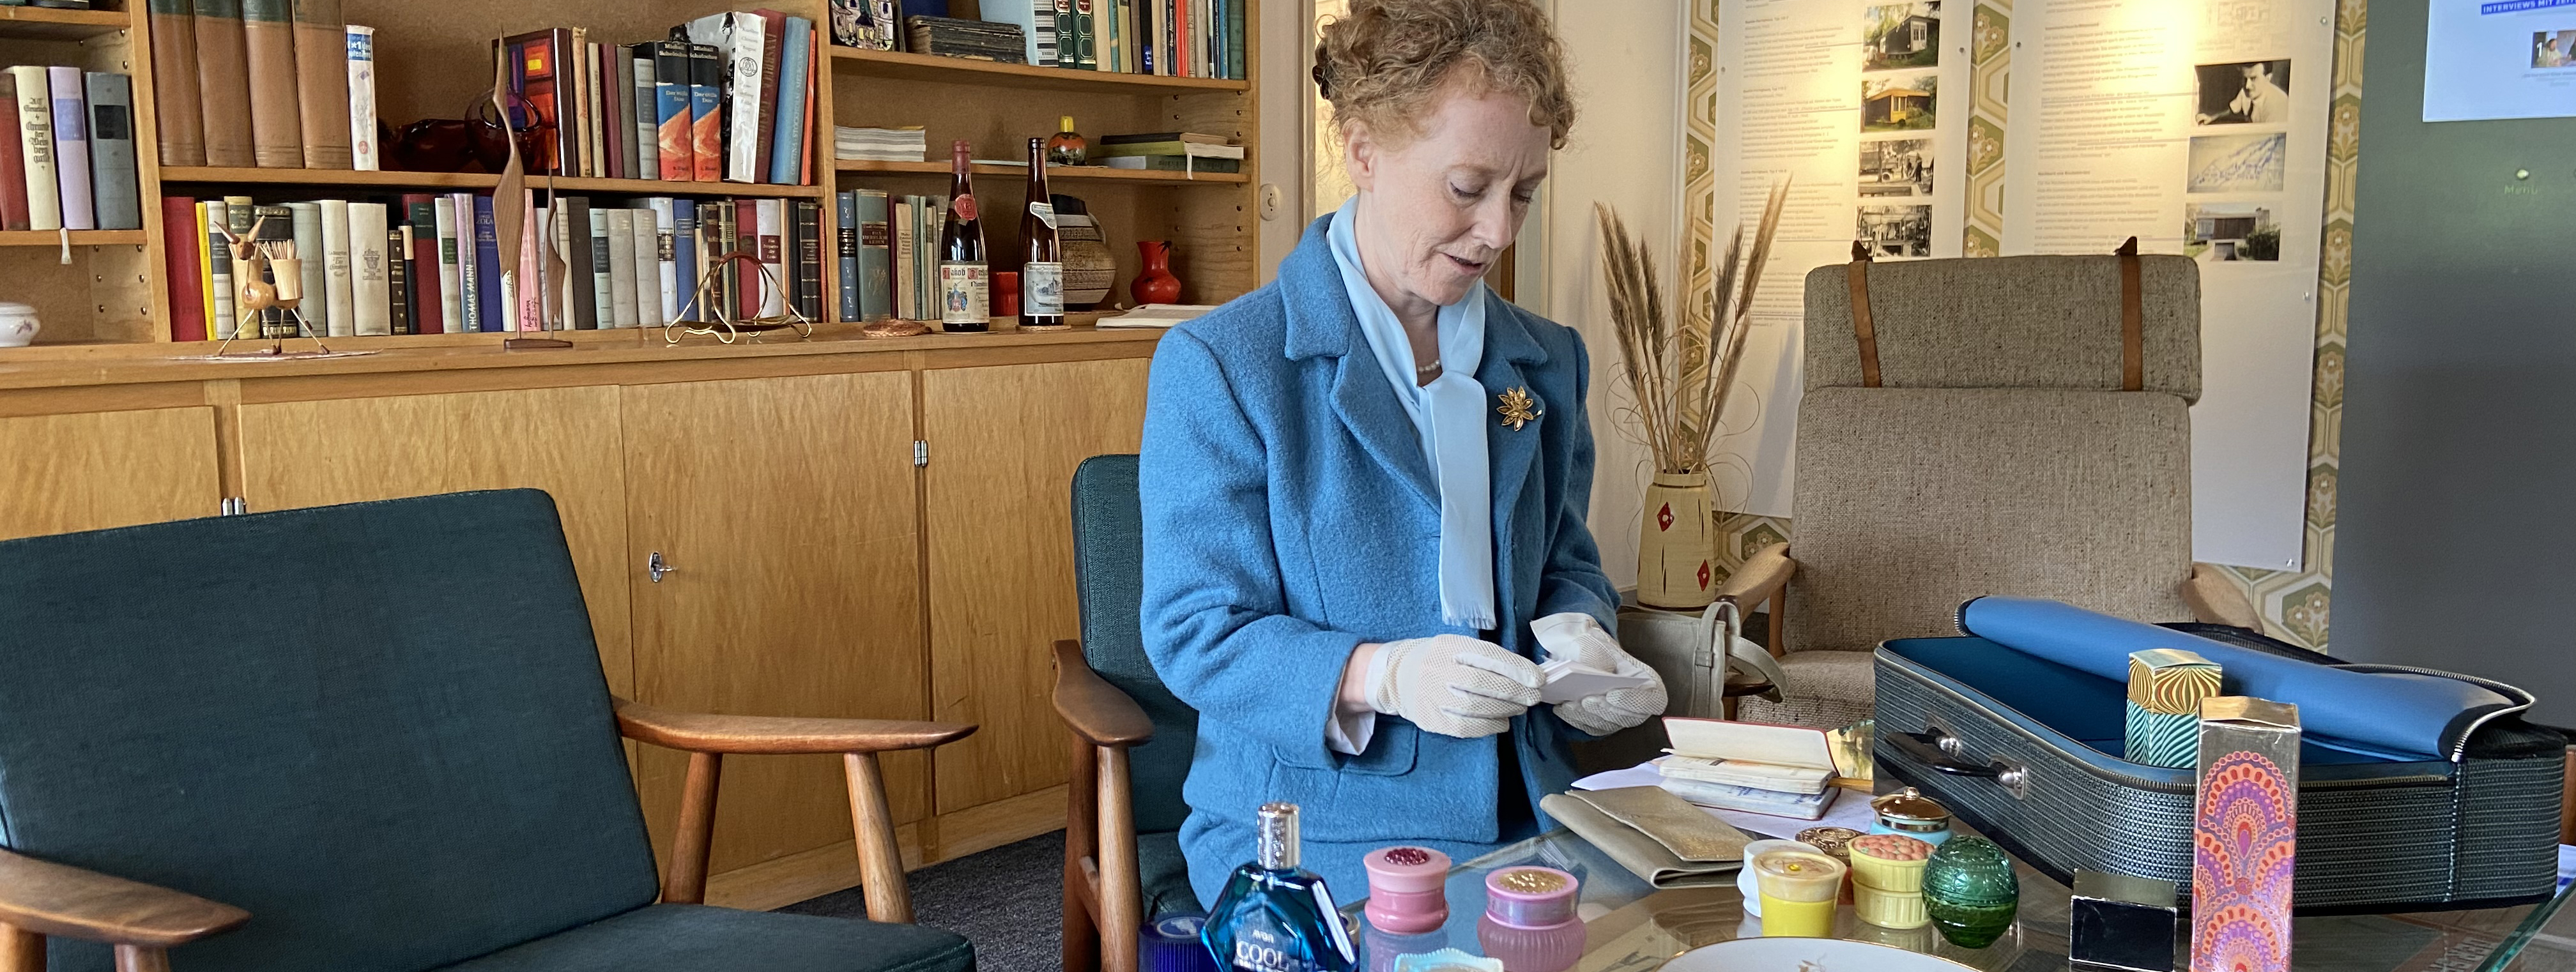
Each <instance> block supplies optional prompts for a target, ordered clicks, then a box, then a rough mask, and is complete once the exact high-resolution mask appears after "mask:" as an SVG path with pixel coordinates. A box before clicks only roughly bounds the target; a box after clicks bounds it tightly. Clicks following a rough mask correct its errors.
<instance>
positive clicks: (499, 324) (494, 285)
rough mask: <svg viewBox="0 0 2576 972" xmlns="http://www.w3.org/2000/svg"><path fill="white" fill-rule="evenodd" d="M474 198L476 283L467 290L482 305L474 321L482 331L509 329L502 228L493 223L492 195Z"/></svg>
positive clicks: (476, 303) (472, 202) (472, 203)
mask: <svg viewBox="0 0 2576 972" xmlns="http://www.w3.org/2000/svg"><path fill="white" fill-rule="evenodd" d="M522 191H524V190H522ZM471 199H472V201H471V202H470V203H469V205H471V206H473V207H474V276H473V281H474V283H473V285H472V286H470V287H467V288H466V293H467V294H468V295H470V296H472V297H473V298H474V306H475V307H477V308H479V312H478V313H477V314H476V315H475V323H476V324H477V325H479V326H480V327H481V329H482V330H486V331H507V330H510V325H509V318H507V317H505V316H503V314H502V309H503V308H505V307H507V306H509V305H508V304H505V303H503V302H502V300H501V236H500V229H499V227H498V226H497V225H496V224H495V223H494V222H493V216H492V197H491V196H488V195H475V196H473V197H471ZM460 215H461V214H460Z"/></svg>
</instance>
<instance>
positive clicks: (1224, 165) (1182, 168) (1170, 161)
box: [1100, 155, 1243, 174]
mask: <svg viewBox="0 0 2576 972" xmlns="http://www.w3.org/2000/svg"><path fill="white" fill-rule="evenodd" d="M1100 164H1101V165H1103V166H1106V167H1108V168H1112V169H1145V170H1148V171H1154V172H1207V173H1228V174H1231V173H1237V172H1242V171H1243V163H1242V162H1240V161H1237V160H1235V159H1209V158H1200V157H1198V156H1194V155H1111V156H1106V157H1103V158H1101V160H1100Z"/></svg>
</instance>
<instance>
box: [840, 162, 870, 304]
mask: <svg viewBox="0 0 2576 972" xmlns="http://www.w3.org/2000/svg"><path fill="white" fill-rule="evenodd" d="M832 209H833V214H834V215H835V216H837V217H839V226H838V232H837V233H836V234H835V238H834V239H833V240H832V256H833V259H834V260H836V261H837V266H838V268H839V273H840V281H841V287H840V292H839V293H838V294H837V295H836V296H837V297H838V298H839V301H838V306H836V307H835V308H834V310H835V311H836V312H837V316H838V317H839V319H841V320H844V321H859V320H866V318H863V317H860V316H859V194H858V192H857V190H847V191H843V192H837V193H833V194H832Z"/></svg>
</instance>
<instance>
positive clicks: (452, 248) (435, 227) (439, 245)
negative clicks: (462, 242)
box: [412, 193, 472, 334]
mask: <svg viewBox="0 0 2576 972" xmlns="http://www.w3.org/2000/svg"><path fill="white" fill-rule="evenodd" d="M429 206H430V224H429V227H430V231H431V232H433V233H435V234H436V235H435V236H433V237H431V239H432V240H434V241H435V242H434V243H432V244H431V247H432V249H431V251H430V252H432V253H434V254H436V255H437V263H436V267H437V269H436V270H435V271H432V270H431V269H430V267H431V265H430V264H427V263H424V264H422V265H421V268H420V269H421V276H423V277H428V276H429V275H430V274H431V273H433V272H435V273H436V274H437V279H438V325H439V329H440V330H441V331H443V332H445V333H448V334H458V333H462V332H464V330H465V302H464V298H465V281H464V279H463V278H462V277H461V276H460V275H459V268H458V266H457V262H456V197H454V196H449V195H446V194H443V193H442V194H440V195H437V196H433V197H431V198H430V202H429ZM467 218H468V219H471V218H472V217H471V216H469V217H467ZM412 225H413V227H414V229H415V230H417V229H418V228H419V225H420V224H419V222H418V221H417V220H415V221H414V222H413V224H412ZM469 233H470V231H469ZM469 238H470V236H469ZM421 309H422V310H424V311H426V310H428V309H429V305H427V304H423V305H422V306H421Z"/></svg>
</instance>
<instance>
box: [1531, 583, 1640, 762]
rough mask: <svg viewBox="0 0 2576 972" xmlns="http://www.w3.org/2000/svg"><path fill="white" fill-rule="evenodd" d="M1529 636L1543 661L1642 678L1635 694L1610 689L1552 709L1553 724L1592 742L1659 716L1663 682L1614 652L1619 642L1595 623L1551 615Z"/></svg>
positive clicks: (1571, 614) (1574, 614) (1584, 617)
mask: <svg viewBox="0 0 2576 972" xmlns="http://www.w3.org/2000/svg"><path fill="white" fill-rule="evenodd" d="M1530 633H1531V634H1535V635H1537V636H1538V645H1539V647H1540V648H1541V649H1544V650H1545V651H1546V652H1547V657H1548V660H1549V661H1555V660H1557V659H1559V658H1571V659H1573V660H1574V663H1575V664H1577V665H1581V666H1583V667H1585V668H1590V669H1594V670H1597V671H1604V672H1609V673H1611V674H1613V675H1623V676H1630V677H1642V678H1644V679H1645V680H1646V684H1644V685H1641V686H1638V687H1636V688H1624V689H1611V690H1610V691H1607V692H1603V693H1601V694H1599V695H1587V696H1584V697H1583V698H1579V699H1576V700H1574V701H1572V702H1559V703H1557V704H1556V716H1557V718H1560V719H1563V720H1565V722H1566V724H1567V725H1570V726H1573V727H1574V728H1577V729H1581V730H1583V731H1584V732H1587V733H1591V734H1592V735H1595V736H1607V735H1609V734H1611V733H1614V732H1618V731H1619V730H1621V729H1626V728H1628V727H1629V726H1633V725H1636V724H1638V723H1641V722H1644V721H1646V720H1648V719H1652V718H1654V717H1656V716H1659V715H1662V714H1664V705H1665V702H1666V699H1665V696H1664V680H1663V678H1662V677H1660V676H1658V675H1656V674H1655V670H1654V669H1652V668H1648V667H1646V663H1645V662H1641V661H1638V660H1637V659H1636V657H1635V656H1632V655H1630V654H1628V653H1627V652H1625V651H1622V650H1620V648H1619V639H1617V638H1613V637H1611V636H1610V632H1607V631H1603V630H1601V622H1600V621H1598V620H1596V619H1594V618H1593V617H1592V616H1591V615H1589V614H1585V613H1583V612H1580V611H1568V612H1565V613H1563V614H1551V615H1548V616H1547V617H1544V618H1540V619H1538V620H1536V621H1532V622H1530Z"/></svg>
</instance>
